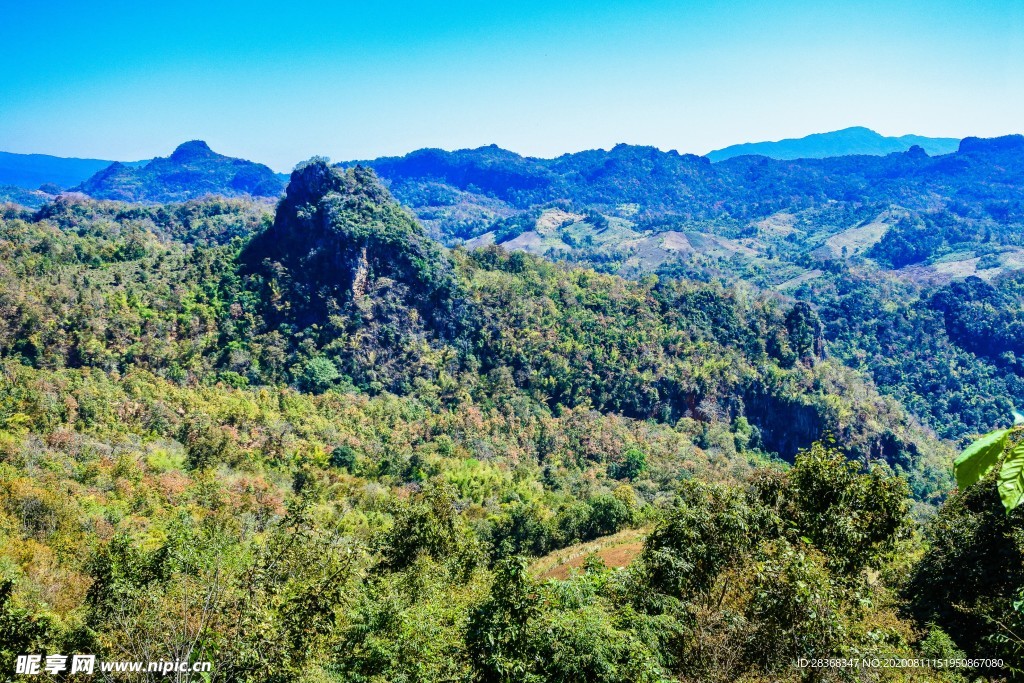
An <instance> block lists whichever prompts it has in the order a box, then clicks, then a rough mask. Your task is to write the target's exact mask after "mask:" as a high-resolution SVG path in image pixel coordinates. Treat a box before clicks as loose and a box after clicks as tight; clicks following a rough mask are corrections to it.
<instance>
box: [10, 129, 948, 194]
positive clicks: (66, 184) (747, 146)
mask: <svg viewBox="0 0 1024 683" xmlns="http://www.w3.org/2000/svg"><path fill="white" fill-rule="evenodd" d="M203 144H204V146H205V143H203ZM958 144H959V140H957V139H953V138H928V137H923V136H919V135H904V136H902V137H898V138H895V137H884V136H881V135H879V134H878V133H875V132H874V131H872V130H870V129H867V128H862V127H857V128H847V129H845V130H840V131H834V132H831V133H818V134H814V135H809V136H807V137H804V138H799V139H795V140H782V141H779V142H755V143H744V144H740V145H733V146H730V147H726V148H724V149H720V150H715V151H713V152H710V153H708V155H707V158H708V159H710V160H712V161H716V162H717V161H722V160H725V159H729V158H732V157H735V156H741V155H758V156H766V157H768V158H774V159H796V158H827V157H836V156H849V155H884V154H890V153H893V152H905V151H907V150H908V149H910V148H911V147H912V146H914V145H917V146H920V147H921V148H922V149H924V150H925V151H926V152H927V153H928V154H930V155H933V156H934V155H938V154H948V153H951V152H954V151H956V149H957V146H958ZM197 150H198V148H197ZM197 150H193V156H195V154H194V153H195V152H196V151H197ZM199 151H202V150H199ZM206 152H209V148H208V147H206V150H205V152H204V154H205V153H206ZM500 152H501V153H502V154H503V155H504V156H505V157H507V158H512V157H516V156H518V155H515V153H513V152H507V153H506V152H504V150H500ZM209 153H210V154H212V152H209ZM599 153H600V150H597V151H595V152H589V153H588V152H584V153H582V154H599ZM182 154H184V156H186V157H187V156H189V154H188V153H186V152H182ZM413 154H419V153H417V152H414V153H413ZM179 156H181V155H179ZM200 156H202V155H200ZM218 156H219V155H218ZM409 156H412V155H409ZM572 156H574V155H572ZM684 156H690V155H684ZM227 159H230V157H223V158H222V159H220V161H225V160H227ZM151 161H152V160H149V159H146V160H142V161H130V162H126V161H120V162H117V161H108V160H102V159H76V158H64V157H57V156H51V155H46V154H15V153H11V152H0V199H6V200H8V201H16V202H24V201H28V202H29V203H31V204H33V205H38V204H39V203H41V202H42V201H45V198H40V197H38V196H36V197H33V196H32V195H26V194H25V193H24V192H17V191H15V190H14V189H13V188H20V189H21V190H31V191H38V190H40V189H42V190H43V191H45V192H47V193H48V194H54V193H55V192H57V191H58V190H68V189H71V188H76V189H78V190H81V191H86V192H92V193H95V194H96V196H101V195H103V196H108V197H117V198H119V199H125V200H128V201H159V199H156V198H170V197H172V196H173V197H176V198H178V199H181V198H182V197H183V195H190V194H194V192H192V193H190V192H189V190H188V188H187V187H182V186H181V183H180V182H179V181H178V180H172V181H171V184H172V185H173V184H175V183H178V185H179V187H178V188H177V189H175V188H164V189H156V188H155V187H146V186H147V184H148V185H152V184H153V182H157V183H159V182H160V181H159V179H158V178H159V177H160V175H161V172H160V171H159V169H160V168H163V175H167V174H168V173H170V174H172V175H173V174H176V173H178V172H179V171H182V170H183V169H176V170H175V169H173V168H172V166H169V165H168V164H167V163H160V164H158V165H157V168H156V169H151V170H152V171H154V172H155V174H153V173H147V172H144V171H137V169H141V168H143V167H145V166H147V165H148V164H149V163H150V162H151ZM171 161H172V162H175V161H182V159H173V158H172V159H171ZM192 161H195V159H192ZM240 161H241V160H236V161H234V162H232V163H238V162H240ZM111 166H114V170H110V167H111ZM123 167H127V168H128V169H136V171H137V172H136V171H125V170H124V168H123ZM207 170H209V169H207ZM506 170H507V169H506ZM97 174H100V175H99V177H95V178H94V176H96V175H97ZM260 175H263V176H264V179H265V180H269V176H266V175H265V174H263V173H260ZM150 176H152V177H150ZM185 176H186V177H187V176H188V173H187V172H186V173H185ZM277 177H278V179H280V180H281V181H282V182H284V181H286V180H287V176H286V175H284V174H277ZM147 178H149V179H147ZM233 180H234V176H231V177H229V178H223V179H217V178H208V179H207V182H201V181H198V180H197V179H196V178H195V177H191V181H192V182H194V183H197V184H200V185H202V187H201V188H200V189H201V190H202V191H215V192H219V193H221V194H226V195H231V194H235V193H237V192H238V191H239V188H238V187H236V186H234V185H232V184H231V183H232V181H233ZM251 180H252V179H250V181H242V182H241V185H242V186H243V187H244V188H246V189H248V190H254V189H256V186H258V185H259V182H262V181H257V182H256V183H255V185H253V183H252V182H251ZM493 180H494V179H490V180H488V181H487V182H491V181H493ZM218 182H220V183H221V185H220V186H218V184H217V183H218ZM5 187H6V189H2V188H5ZM258 191H259V192H271V191H272V190H271V185H267V186H265V187H263V188H261V189H259V190H258ZM140 192H141V194H140ZM16 195H17V196H16ZM275 196H276V195H275Z"/></svg>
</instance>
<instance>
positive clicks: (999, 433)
mask: <svg viewBox="0 0 1024 683" xmlns="http://www.w3.org/2000/svg"><path fill="white" fill-rule="evenodd" d="M1009 433H1010V430H1009V429H997V430H996V431H994V432H989V433H988V434H986V435H985V436H983V437H981V438H980V439H978V440H977V441H975V442H974V443H972V444H971V445H970V446H968V447H967V448H966V449H964V452H963V453H961V454H960V456H959V457H958V458H957V459H956V460H954V461H953V471H954V472H956V485H957V486H959V487H960V488H961V489H965V488H967V487H968V486H970V485H971V484H973V483H974V482H976V481H978V480H979V479H981V478H982V477H984V476H985V475H986V474H988V473H989V470H991V469H992V468H993V467H994V466H995V464H996V462H998V460H999V455H1000V454H1001V453H1002V452H1003V447H1004V446H1005V445H1006V435H1007V434H1009Z"/></svg>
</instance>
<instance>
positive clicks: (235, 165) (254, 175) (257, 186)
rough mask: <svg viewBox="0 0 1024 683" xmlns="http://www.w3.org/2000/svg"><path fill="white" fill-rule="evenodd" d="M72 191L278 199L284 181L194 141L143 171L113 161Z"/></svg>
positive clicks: (120, 196) (135, 198)
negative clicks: (247, 196)
mask: <svg viewBox="0 0 1024 683" xmlns="http://www.w3.org/2000/svg"><path fill="white" fill-rule="evenodd" d="M74 190H75V191H78V192H84V193H85V194H87V195H89V196H90V197H94V198H96V199H114V200H120V201H128V202H174V201H186V200H189V199H196V198H199V197H203V196H205V195H209V194H215V195H223V196H225V197H238V196H243V195H251V196H253V197H277V196H279V195H280V194H281V193H282V192H283V191H284V181H283V180H282V179H281V177H280V176H278V175H277V174H275V173H274V172H273V171H271V170H270V168H268V167H267V166H264V165H263V164H257V163H255V162H252V161H246V160H245V159H236V158H233V157H228V156H224V155H222V154H217V153H216V152H214V151H213V150H211V149H210V147H209V145H207V144H206V143H205V142H203V141H202V140H192V141H190V142H185V143H183V144H181V145H179V146H178V148H177V149H175V150H174V153H172V154H171V156H169V157H166V158H165V157H158V158H156V159H153V160H152V161H150V162H148V163H147V164H146V165H144V166H141V167H137V168H135V167H132V166H129V165H126V164H122V163H118V162H115V163H113V164H111V165H109V166H107V167H106V168H104V169H103V170H101V171H99V172H97V173H96V174H95V175H93V176H92V177H90V178H89V179H88V180H86V181H85V182H83V183H82V184H80V185H79V186H77V187H75V188H74Z"/></svg>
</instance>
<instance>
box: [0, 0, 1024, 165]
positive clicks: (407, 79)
mask: <svg viewBox="0 0 1024 683" xmlns="http://www.w3.org/2000/svg"><path fill="white" fill-rule="evenodd" d="M826 4H827V3H821V2H813V3H812V2H788V1H787V0H773V1H771V2H752V1H743V0H734V1H731V2H657V1H645V0H635V1H633V2H605V1H602V0H591V1H590V2H572V3H570V2H557V1H554V0H551V1H547V2H535V1H533V0H526V1H524V2H517V3H502V2H497V1H493V2H482V1H480V0H476V1H474V2H429V3H428V2H399V1H393V2H372V1H366V0H364V1H362V2H358V3H353V2H333V3H326V2H325V3H312V2H282V1H280V0H279V1H278V2H274V3H270V2H263V1H262V0H250V1H249V2H214V1H213V0H207V1H206V2H193V1H191V0H179V1H178V2H173V3H166V4H161V3H156V2H154V3H140V2H136V1H133V2H93V3H71V2H60V1H52V2H46V3H40V2H35V1H28V0H26V1H24V2H11V1H10V0H0V150H5V151H12V152H42V153H48V154H56V155H60V156H81V157H98V158H108V159H124V160H128V159H137V158H148V157H152V156H155V155H166V154H168V153H169V152H170V151H171V150H172V149H173V148H174V146H175V145H177V144H178V143H179V142H181V141H183V140H187V139H193V138H201V139H204V140H207V141H208V142H209V143H210V145H211V146H212V147H213V149H215V150H217V151H219V152H222V153H225V154H231V155H233V156H242V157H246V158H250V159H254V160H258V161H263V162H265V163H268V164H269V165H271V166H272V167H274V168H275V169H278V170H287V169H289V168H290V167H291V166H292V165H294V164H295V163H296V162H297V161H300V160H302V159H305V158H308V157H309V156H312V155H314V154H322V155H327V156H330V157H331V158H333V159H336V160H343V159H359V158H372V157H376V156H381V155H387V154H404V153H406V152H408V151H411V150H413V149H417V148H420V147H442V148H446V149H454V148H461V147H475V146H479V145H485V144H490V143H497V144H498V145H501V146H502V147H506V148H509V149H512V150H514V151H517V152H520V153H523V154H531V155H536V156H555V155H558V154H561V153H564V152H571V151H577V150H581V149H592V148H597V147H603V148H608V147H610V146H611V145H614V144H616V143H618V142H627V143H634V144H649V145H655V146H657V147H660V148H662V149H678V150H679V151H682V152H695V153H705V152H707V151H709V150H711V149H715V148H718V147H723V146H725V145H728V144H732V143H735V142H744V141H753V140H766V139H779V138H784V137H797V136H801V135H806V134H808V133H813V132H821V131H826V130H835V129H838V128H844V127H846V126H851V125H865V126H869V127H871V128H874V129H875V130H878V131H879V132H881V133H884V134H890V135H895V134H903V133H919V134H923V135H935V136H952V137H961V136H964V135H982V136H992V135H1000V134H1005V133H1010V132H1021V130H1022V129H1024V87H1022V86H1024V3H1022V2H1020V1H1019V0H999V1H996V0H991V1H986V0H974V1H972V2H963V1H962V0H960V1H958V2H946V1H944V0H935V1H931V2H920V1H916V0H904V1H903V2H900V3H894V2H848V3H843V6H842V7H841V8H837V7H827V6H825V5H826ZM835 4H839V3H835Z"/></svg>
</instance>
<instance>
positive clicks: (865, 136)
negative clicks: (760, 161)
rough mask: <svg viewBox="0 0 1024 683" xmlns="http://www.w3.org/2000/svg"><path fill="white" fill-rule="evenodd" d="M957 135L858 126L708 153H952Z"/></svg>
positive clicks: (715, 157)
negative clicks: (936, 135) (897, 133)
mask: <svg viewBox="0 0 1024 683" xmlns="http://www.w3.org/2000/svg"><path fill="white" fill-rule="evenodd" d="M959 144H960V140H959V139H957V138H928V137H924V136H922V135H901V136H900V137H886V136H884V135H880V134H878V133H876V132H875V131H873V130H871V129H870V128H864V127H861V126H855V127H853V128H844V129H843V130H837V131H833V132H831V133H815V134H814V135H808V136H807V137H802V138H790V139H787V140H779V141H778V142H746V143H743V144H739V145H730V146H728V147H725V148H723V149H717V150H715V151H713V152H709V153H708V154H707V157H708V159H711V161H724V160H726V159H731V158H733V157H738V156H743V155H747V154H753V155H758V156H764V157H770V158H772V159H825V158H827V157H842V156H850V155H854V154H870V155H873V156H883V155H885V154H892V153H893V152H906V151H907V150H908V149H910V148H911V147H913V146H914V145H917V146H918V147H920V148H921V149H923V150H924V151H925V152H927V153H928V154H929V155H930V156H937V155H940V154H950V153H952V152H955V151H956V150H957V147H958V145H959Z"/></svg>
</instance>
